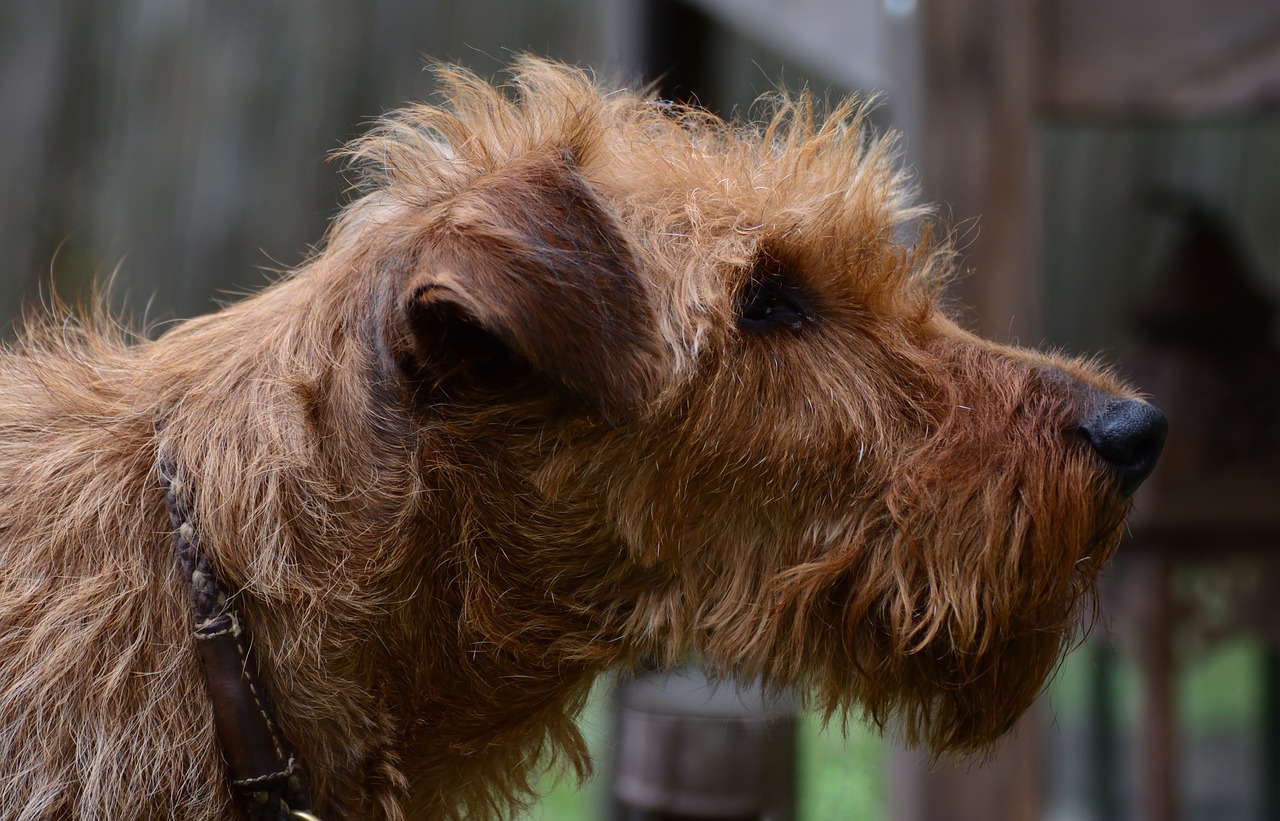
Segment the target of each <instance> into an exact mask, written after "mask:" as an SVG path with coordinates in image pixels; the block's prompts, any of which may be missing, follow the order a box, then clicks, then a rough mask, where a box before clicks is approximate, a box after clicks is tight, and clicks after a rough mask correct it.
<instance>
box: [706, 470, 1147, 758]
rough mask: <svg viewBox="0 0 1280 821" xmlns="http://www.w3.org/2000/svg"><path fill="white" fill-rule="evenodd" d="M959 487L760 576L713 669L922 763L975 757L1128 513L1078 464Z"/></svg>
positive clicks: (1024, 689)
mask: <svg viewBox="0 0 1280 821" xmlns="http://www.w3.org/2000/svg"><path fill="white" fill-rule="evenodd" d="M1037 476H1038V474H1037ZM925 489H927V488H922V487H921V486H919V485H916V486H915V490H916V491H922V490H925ZM972 489H973V492H969V493H958V494H951V495H939V496H932V494H928V493H924V494H923V495H918V496H915V497H914V498H911V499H901V498H900V499H899V500H898V501H899V502H900V503H901V504H902V506H899V507H897V508H896V509H895V510H894V512H892V513H885V514H882V515H880V516H878V517H876V518H875V519H873V520H863V521H859V522H855V523H852V524H849V525H848V526H847V527H846V538H845V539H844V540H843V541H842V542H841V543H840V544H839V545H838V546H834V547H832V546H828V547H827V549H826V550H825V551H824V552H822V553H821V554H819V555H818V556H817V558H815V559H814V560H812V561H807V562H803V563H800V564H797V565H795V566H792V567H790V568H787V569H785V570H783V571H781V572H779V573H778V574H777V575H776V576H774V577H773V579H772V581H771V583H770V584H769V585H768V586H767V588H766V590H767V593H766V595H765V597H764V602H763V603H762V604H761V606H759V607H758V608H757V609H756V611H755V613H754V614H753V615H754V616H757V617H758V618H753V619H752V621H753V622H754V624H753V627H752V629H753V630H754V631H755V637H754V640H753V641H751V642H749V643H747V644H746V646H745V647H744V645H743V643H742V642H741V641H739V640H735V641H733V642H724V643H720V642H717V641H716V640H715V638H714V637H713V638H712V640H711V641H710V642H709V646H710V648H711V653H710V656H711V658H712V660H713V663H716V662H719V663H720V664H722V666H725V667H727V668H730V669H733V670H735V671H736V672H738V673H748V672H749V673H751V674H759V675H762V676H763V677H764V679H765V680H766V682H769V683H771V684H773V685H776V686H790V685H799V686H801V687H803V688H804V689H806V690H808V691H810V693H811V694H812V696H813V697H814V698H815V699H816V701H817V704H818V705H819V706H820V707H821V708H822V709H824V710H825V711H826V712H827V714H828V716H830V715H834V714H839V715H842V716H844V715H848V713H849V712H850V711H853V712H855V713H856V712H858V711H861V712H862V713H864V714H865V715H866V716H867V717H868V718H869V719H870V720H872V721H873V722H875V723H876V724H878V725H880V726H881V727H885V726H893V727H897V728H900V729H901V732H902V734H903V736H904V737H905V739H906V741H907V742H908V743H910V744H912V745H918V746H922V747H925V748H927V749H928V750H930V751H931V752H933V753H934V754H940V753H943V752H950V753H959V754H965V753H971V752H977V751H982V750H988V749H990V748H991V747H992V746H993V745H994V744H995V742H996V741H997V740H998V739H999V738H1000V737H1001V736H1003V735H1004V734H1005V733H1006V732H1007V731H1008V730H1009V729H1010V728H1011V727H1012V726H1013V725H1014V723H1015V722H1016V721H1017V719H1018V718H1019V717H1020V716H1021V715H1022V714H1023V713H1024V712H1025V711H1026V709H1027V708H1028V707H1030V706H1031V704H1032V703H1033V702H1034V701H1035V699H1036V698H1037V697H1038V696H1039V694H1040V693H1041V692H1042V691H1043V689H1044V687H1045V684H1046V681H1047V680H1048V678H1049V677H1050V675H1051V673H1052V672H1053V670H1054V669H1055V667H1056V666H1057V664H1058V663H1059V662H1060V660H1061V659H1062V658H1063V656H1064V654H1065V653H1066V651H1067V650H1069V649H1070V647H1071V646H1072V644H1073V642H1074V641H1075V639H1076V637H1077V636H1078V635H1079V627H1080V624H1081V617H1082V615H1085V614H1086V612H1091V610H1090V608H1091V607H1092V606H1093V602H1094V597H1093V591H1094V587H1095V585H1096V581H1097V577H1098V574H1099V572H1100V570H1101V568H1102V566H1103V565H1104V563H1105V562H1106V560H1107V559H1108V558H1109V557H1110V556H1111V554H1112V553H1113V552H1114V550H1115V547H1116V544H1117V542H1118V541H1119V538H1120V535H1121V531H1122V528H1123V519H1124V514H1125V512H1126V511H1127V503H1126V502H1124V501H1121V500H1119V499H1118V498H1117V497H1116V495H1115V494H1114V492H1113V491H1112V490H1111V489H1110V488H1109V485H1108V482H1107V480H1106V478H1105V477H1104V476H1102V475H1100V474H1099V473H1098V472H1097V468H1096V467H1094V466H1093V465H1092V464H1090V463H1088V461H1087V460H1085V459H1081V460H1079V461H1078V462H1077V463H1074V464H1069V465H1068V469H1067V470H1066V471H1065V472H1064V473H1061V474H1056V475H1052V476H1049V477H1047V478H1038V479H1036V480H1035V481H1032V480H1031V478H1030V477H1029V475H1026V474H1023V472H1022V471H1019V470H1017V469H1016V468H1015V469H1011V470H1009V471H1008V472H1007V473H1006V474H1005V475H1003V476H1002V477H1001V478H999V479H997V480H992V481H988V482H975V483H973V485H972ZM926 497H931V498H926ZM927 503H935V504H934V506H932V507H930V506H929V505H928V504H927ZM739 638H740V636H739ZM730 648H732V649H730ZM718 650H723V651H724V652H723V654H722V655H720V654H718V653H717V651H718ZM744 651H745V652H744Z"/></svg>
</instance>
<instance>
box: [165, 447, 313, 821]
mask: <svg viewBox="0 0 1280 821" xmlns="http://www.w3.org/2000/svg"><path fill="white" fill-rule="evenodd" d="M159 471H160V479H161V481H162V482H163V483H164V491H165V504H166V506H167V507H168V510H169V518H170V520H171V521H172V523H173V529H174V547H175V549H176V552H177V554H178V561H179V564H180V565H181V567H182V571H183V574H184V575H185V577H186V579H187V584H188V586H189V587H190V591H191V605H192V610H193V613H194V616H195V631H194V635H195V639H196V647H197V648H198V651H199V655H200V661H201V666H202V667H203V668H204V672H205V681H206V683H207V684H208V688H209V702H210V704H211V705H212V707H213V723H214V727H215V729H216V730H217V733H218V740H219V741H220V742H221V744H222V752H223V755H224V756H225V757H226V760H227V769H228V774H229V780H230V784H231V788H232V791H233V792H234V793H235V795H236V797H237V799H238V801H239V806H240V808H241V810H243V811H244V813H245V815H246V816H247V817H248V818H250V819H252V821H291V819H296V818H300V817H310V816H309V813H310V811H311V799H310V796H309V795H308V792H307V786H306V778H305V777H304V773H303V771H302V766H301V765H300V764H299V762H298V760H297V757H296V756H295V755H294V753H293V749H292V747H290V745H289V741H288V739H286V738H285V737H284V734H283V733H282V732H280V727H279V724H278V723H277V722H276V718H275V712H274V710H273V708H272V706H271V701H270V699H269V698H268V697H267V693H266V691H265V690H264V689H263V687H262V684H261V682H260V681H259V680H258V673H257V667H256V666H255V665H254V662H253V657H252V654H251V653H250V651H249V645H250V643H249V638H248V636H247V635H246V634H245V629H244V623H243V622H242V621H241V619H240V618H239V616H238V615H237V614H236V611H235V608H234V607H233V606H232V597H231V596H229V595H228V594H227V590H226V588H225V587H223V585H222V583H221V582H220V581H219V580H218V577H217V575H216V574H215V573H214V572H213V569H212V567H211V566H210V565H209V560H208V557H207V556H205V554H204V552H203V551H202V550H201V549H200V536H199V533H198V532H197V530H196V527H195V515H194V505H193V504H192V501H191V500H192V496H193V493H192V488H191V486H190V483H189V481H188V480H187V479H186V477H184V476H181V475H180V474H179V471H178V467H177V465H176V464H175V463H174V462H173V461H172V460H171V459H169V458H167V457H164V456H162V457H161V459H160V461H159Z"/></svg>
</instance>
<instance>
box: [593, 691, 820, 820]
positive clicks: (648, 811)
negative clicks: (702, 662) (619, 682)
mask: <svg viewBox="0 0 1280 821" xmlns="http://www.w3.org/2000/svg"><path fill="white" fill-rule="evenodd" d="M617 705H618V706H617V725H616V726H617V741H618V746H617V749H616V752H615V759H614V762H615V763H614V778H613V797H614V802H615V803H614V817H615V818H616V819H621V821H684V820H685V819H687V820H688V821H695V820H696V819H719V821H725V819H734V820H735V821H748V820H750V821H793V819H794V818H795V803H796V800H795V799H796V766H795V765H796V721H797V719H796V702H795V699H794V698H793V697H791V696H789V695H788V696H766V695H765V694H764V693H763V692H762V691H761V688H760V686H759V684H758V683H757V684H749V685H735V684H734V683H733V682H730V681H725V682H720V683H715V684H712V683H709V682H708V681H707V679H706V677H705V676H704V675H703V674H702V673H700V672H698V671H693V670H687V671H682V672H680V673H675V674H670V675H665V674H657V673H654V674H647V675H643V676H641V677H639V678H637V679H635V680H633V681H631V682H629V683H627V684H625V685H624V686H622V687H621V688H620V690H619V693H618V699H617Z"/></svg>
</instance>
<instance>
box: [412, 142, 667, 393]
mask: <svg viewBox="0 0 1280 821" xmlns="http://www.w3.org/2000/svg"><path fill="white" fill-rule="evenodd" d="M424 216H425V220H424V224H423V228H422V231H421V233H420V234H419V239H420V241H421V242H422V245H421V246H420V251H419V253H418V254H416V255H415V256H416V257H417V259H416V261H415V265H414V270H413V273H412V275H411V276H410V278H409V280H408V281H407V283H406V286H405V291H404V292H403V293H404V298H403V302H402V305H403V307H404V316H405V318H406V319H407V322H408V327H409V330H410V332H411V333H410V336H411V344H412V345H413V348H414V351H413V359H414V361H415V363H416V365H417V367H418V369H419V370H420V371H421V372H422V374H423V376H424V377H426V378H428V379H431V380H432V381H434V382H435V383H436V384H437V385H441V386H447V385H449V384H451V383H456V382H458V381H463V382H467V383H472V384H475V383H477V382H480V383H483V381H484V380H486V379H490V380H492V379H505V378H510V376H511V373H510V369H511V367H512V366H513V365H514V366H516V367H521V366H523V367H528V366H532V368H533V369H535V370H536V371H539V372H541V373H542V374H545V375H547V376H550V377H551V378H553V379H555V380H557V381H558V382H559V383H560V384H562V385H564V386H565V387H567V388H569V389H570V390H571V391H573V392H575V393H577V394H579V395H580V396H582V397H583V398H585V399H587V400H588V401H591V402H592V403H595V404H597V405H599V406H600V407H602V408H603V409H605V410H606V411H607V412H610V413H615V412H625V411H626V410H627V409H629V408H633V407H635V406H636V405H637V404H638V403H641V402H643V401H644V399H645V398H646V397H648V396H650V395H651V392H652V390H653V388H654V385H655V383H656V381H657V373H658V368H659V363H660V362H661V360H662V356H661V353H660V351H661V347H660V340H659V338H658V336H657V322H656V319H655V315H654V308H653V305H652V302H651V299H652V298H651V296H650V295H649V294H648V293H647V292H646V289H645V287H644V285H643V284H642V282H641V280H640V278H639V277H638V276H637V273H636V269H635V258H634V256H633V254H632V252H631V250H630V249H629V248H628V246H627V242H626V240H625V238H624V236H623V232H622V229H621V227H620V226H619V224H618V223H617V220H616V218H615V217H613V215H612V211H611V209H610V208H609V207H608V206H607V204H606V203H604V202H603V200H602V199H601V198H600V197H599V196H598V195H597V194H596V193H595V192H594V191H593V190H592V189H591V187H590V186H589V185H588V184H587V183H586V182H585V181H584V180H583V179H582V178H581V176H580V175H579V174H578V173H577V172H576V171H575V170H574V167H573V162H572V159H571V158H570V157H568V156H564V155H560V154H549V155H545V156H541V157H537V158H535V159H530V160H527V161H525V162H521V163H515V164H512V165H509V166H506V167H504V168H502V169H501V170H499V171H496V172H493V173H491V174H489V175H486V176H483V177H481V178H479V179H478V180H476V181H475V182H473V183H472V184H471V185H469V186H468V187H467V188H465V189H463V190H462V191H461V192H459V193H458V194H456V195H454V196H453V197H451V198H449V199H447V200H445V201H444V202H441V203H439V204H437V205H434V206H432V207H431V208H430V210H429V213H428V214H426V215H424ZM501 387H502V388H503V389H509V388H510V386H509V385H503V386H501Z"/></svg>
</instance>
